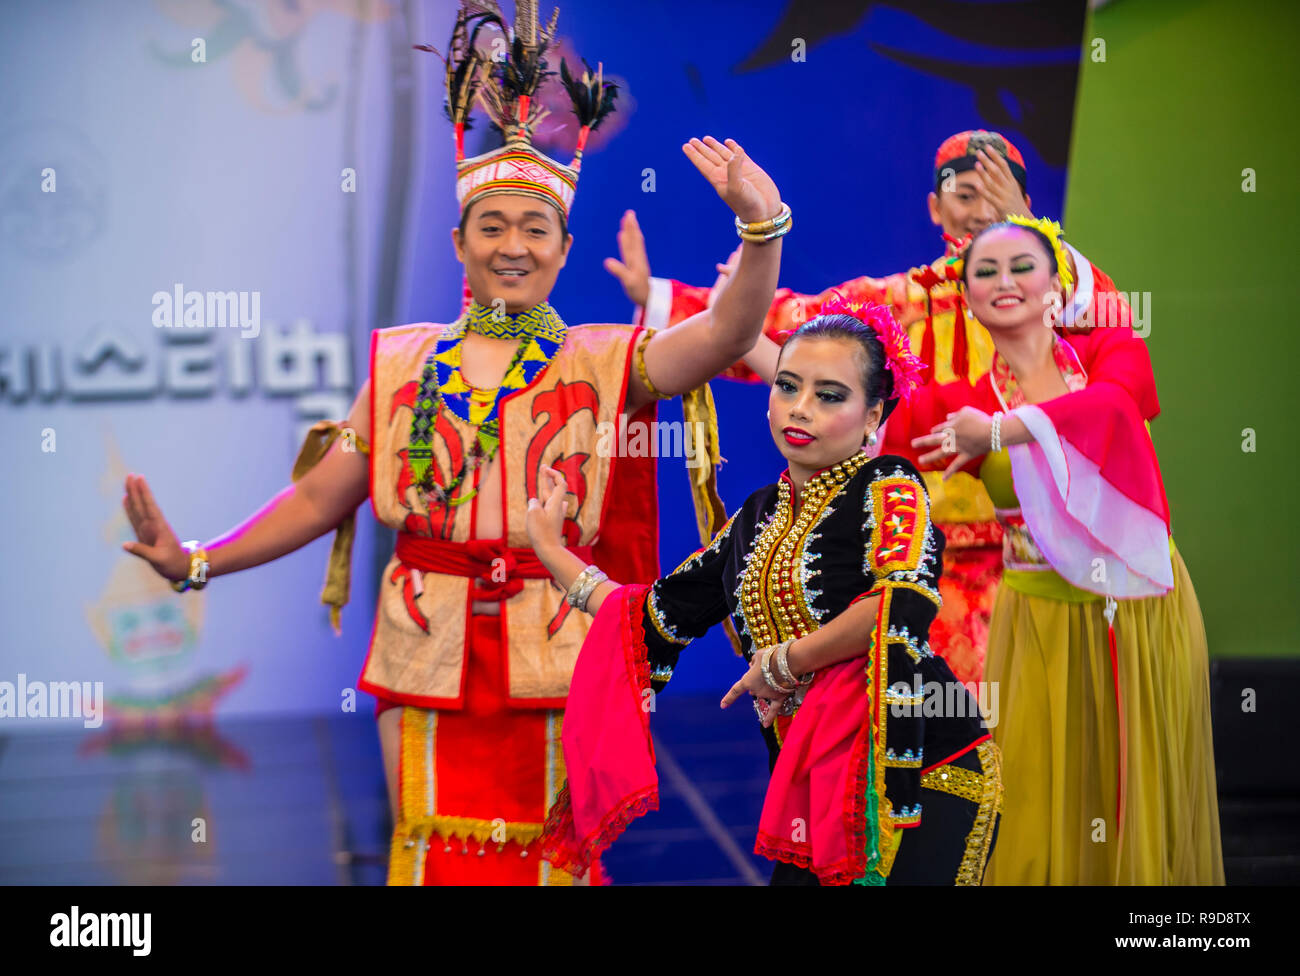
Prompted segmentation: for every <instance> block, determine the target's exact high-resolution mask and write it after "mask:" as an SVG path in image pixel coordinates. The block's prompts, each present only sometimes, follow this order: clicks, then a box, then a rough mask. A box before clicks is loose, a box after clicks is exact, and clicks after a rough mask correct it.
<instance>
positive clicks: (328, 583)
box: [292, 420, 370, 637]
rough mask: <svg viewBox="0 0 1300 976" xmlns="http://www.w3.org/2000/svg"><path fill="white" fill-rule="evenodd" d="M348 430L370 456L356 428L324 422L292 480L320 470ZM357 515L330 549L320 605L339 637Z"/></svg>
mask: <svg viewBox="0 0 1300 976" xmlns="http://www.w3.org/2000/svg"><path fill="white" fill-rule="evenodd" d="M345 430H350V431H352V433H353V437H354V440H355V441H356V446H357V449H358V450H360V451H361V453H362V454H366V455H369V454H370V445H369V444H367V443H366V442H365V440H364V438H362V437H361V435H360V434H358V433H357V432H356V431H355V430H354V429H353V428H351V427H349V426H347V425H346V424H341V423H339V422H338V421H335V420H321V421H319V422H317V423H316V424H314V425H313V426H312V428H311V430H309V431H308V432H307V436H306V438H304V439H303V442H302V447H301V448H299V450H298V458H297V460H295V461H294V462H293V473H292V480H294V481H297V480H298V479H299V478H301V477H302V476H303V475H305V474H306V473H307V472H308V471H310V470H311V469H312V468H314V467H316V465H317V464H319V463H320V460H321V458H323V457H324V456H325V455H326V453H328V451H329V449H330V445H332V444H333V443H334V442H335V441H336V440H337V439H338V437H339V435H340V434H341V433H343V431H345ZM356 531H357V524H356V515H355V513H354V514H351V515H348V516H346V517H345V518H344V519H343V521H341V522H340V523H339V525H338V530H337V531H336V532H335V533H334V545H333V546H332V547H331V548H330V561H329V565H328V567H327V568H326V570H325V586H324V588H323V589H322V590H321V594H320V602H321V603H324V604H325V605H326V606H328V607H329V608H330V612H329V617H330V627H331V628H332V629H333V630H334V635H335V636H336V637H337V636H339V635H341V634H342V633H343V626H342V620H343V614H342V611H343V607H344V606H345V605H346V604H347V602H348V591H349V589H350V588H351V580H352V541H353V539H354V538H355V537H356Z"/></svg>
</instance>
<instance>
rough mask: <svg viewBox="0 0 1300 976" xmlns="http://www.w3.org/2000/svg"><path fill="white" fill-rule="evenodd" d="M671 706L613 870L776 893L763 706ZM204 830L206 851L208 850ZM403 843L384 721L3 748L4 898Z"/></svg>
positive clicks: (1244, 829)
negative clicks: (383, 742) (655, 769)
mask: <svg viewBox="0 0 1300 976" xmlns="http://www.w3.org/2000/svg"><path fill="white" fill-rule="evenodd" d="M1265 677H1266V678H1267V683H1265V682H1264V681H1261V680H1259V679H1261V678H1265ZM1252 681H1253V682H1257V683H1259V684H1260V685H1261V687H1263V688H1266V689H1267V688H1271V689H1272V690H1271V691H1270V692H1267V694H1268V695H1269V697H1270V698H1271V697H1273V695H1274V694H1277V696H1278V698H1279V699H1282V698H1283V697H1284V696H1283V695H1281V694H1279V692H1282V691H1285V690H1291V689H1290V687H1289V686H1290V685H1292V684H1294V685H1296V686H1298V687H1297V688H1296V689H1295V690H1300V665H1296V664H1292V663H1291V662H1284V663H1279V662H1265V663H1264V665H1262V666H1261V667H1260V668H1253V667H1252V666H1251V662H1245V661H1235V662H1231V663H1226V662H1216V666H1215V669H1214V675H1213V682H1212V683H1213V685H1214V697H1215V739H1216V753H1217V754H1218V761H1219V762H1218V765H1219V770H1220V779H1219V782H1220V791H1221V792H1220V806H1219V808H1220V817H1221V822H1222V831H1223V844H1224V862H1225V869H1226V873H1227V880H1228V883H1229V884H1232V885H1260V884H1295V883H1297V881H1300V788H1297V784H1296V783H1294V782H1290V781H1288V780H1279V778H1278V772H1279V771H1278V770H1277V769H1276V768H1273V769H1271V771H1270V770H1269V768H1268V765H1267V764H1262V765H1260V767H1259V769H1258V771H1256V770H1255V769H1253V768H1252V767H1251V763H1250V762H1249V761H1246V762H1242V761H1241V760H1240V758H1239V757H1240V756H1241V754H1242V752H1243V751H1245V752H1246V753H1247V754H1256V755H1257V754H1258V752H1257V751H1256V750H1257V748H1258V747H1257V745H1255V743H1257V741H1258V736H1259V735H1260V734H1261V733H1262V732H1265V731H1267V732H1268V733H1269V734H1270V735H1272V734H1278V733H1281V732H1283V731H1284V730H1283V729H1281V728H1278V729H1273V728H1272V727H1271V723H1269V722H1267V721H1266V720H1265V719H1264V718H1263V717H1262V715H1263V714H1268V713H1269V712H1271V709H1270V710H1267V711H1266V710H1265V709H1264V708H1261V709H1259V711H1257V712H1253V713H1243V712H1242V711H1241V709H1240V704H1239V702H1240V691H1239V688H1240V686H1242V684H1243V683H1244V682H1252ZM1291 700H1294V699H1291ZM658 703H659V710H658V712H657V713H656V714H655V715H654V716H653V719H652V720H653V724H654V729H655V737H656V747H657V750H658V754H659V772H660V794H661V798H660V809H659V811H658V812H655V813H651V814H648V815H647V816H645V817H643V818H642V819H641V820H639V821H637V822H636V823H634V824H633V825H632V826H631V827H630V828H629V829H628V830H627V832H626V833H625V834H623V836H622V837H621V838H620V839H619V840H618V842H617V843H616V844H615V845H614V847H613V848H612V849H611V850H610V851H609V853H608V854H607V855H606V857H605V859H604V864H605V867H606V869H607V871H608V873H609V874H610V875H611V877H612V878H613V881H614V883H615V884H629V885H665V884H692V885H738V884H765V883H766V881H767V878H768V876H769V874H770V871H771V865H770V863H769V862H767V861H766V860H764V859H763V858H760V857H757V856H756V855H754V854H753V853H752V851H753V842H754V836H755V833H756V830H757V824H758V815H759V811H760V809H761V806H762V799H763V790H764V788H765V784H766V779H767V763H766V752H765V750H764V747H763V744H762V741H761V738H760V736H759V734H758V730H757V727H756V723H755V720H754V716H753V712H752V710H750V709H748V708H744V707H733V708H731V709H728V710H727V711H725V712H724V711H721V710H720V709H719V708H718V706H717V699H716V698H713V697H708V698H701V697H687V696H681V697H678V698H672V697H671V696H669V695H664V696H661V697H659V698H658ZM1278 721H1279V722H1283V724H1286V725H1288V727H1289V726H1293V725H1294V724H1295V720H1294V719H1292V718H1290V717H1287V718H1286V719H1285V720H1283V719H1280V718H1279V719H1278ZM1265 725H1268V726H1269V727H1268V728H1267V729H1265V728H1262V726H1265ZM1293 739H1294V731H1292V732H1291V734H1290V735H1289V736H1288V737H1287V738H1284V739H1281V740H1274V741H1282V742H1285V741H1293ZM1292 778H1294V776H1293V777H1292ZM195 818H202V819H203V820H204V822H205V826H206V831H207V835H206V841H205V842H202V843H196V842H195V841H194V840H193V839H192V838H193V835H194V833H195V829H196V828H195V826H194V819H195ZM389 831H390V821H389V814H388V808H387V800H386V795H385V790H384V784H383V775H382V769H381V764H380V753H379V744H378V738H377V734H376V731H375V723H374V719H373V717H372V715H371V714H370V712H369V711H365V712H362V713H358V714H340V715H335V716H329V717H302V718H278V719H259V720H219V721H218V722H217V723H216V724H215V726H214V727H213V728H212V729H211V730H210V731H209V732H208V733H206V734H204V733H203V732H202V731H201V730H200V731H199V732H198V733H196V734H194V735H190V736H186V737H184V738H183V739H181V740H175V739H173V740H171V741H164V740H160V739H158V738H156V737H155V738H152V739H144V740H135V741H131V740H110V739H108V738H106V737H105V736H104V730H103V729H100V730H96V731H90V730H85V731H83V730H79V729H75V730H74V729H68V728H67V727H66V726H65V727H64V728H63V730H60V731H51V732H40V731H36V732H30V731H26V730H24V731H22V732H15V733H11V734H8V735H4V736H0V884H5V885H48V884H67V885H123V884H192V885H214V884H215V885H282V884H291V885H377V884H383V882H384V878H385V868H386V861H387V842H388V836H389ZM470 856H473V852H471V855H470Z"/></svg>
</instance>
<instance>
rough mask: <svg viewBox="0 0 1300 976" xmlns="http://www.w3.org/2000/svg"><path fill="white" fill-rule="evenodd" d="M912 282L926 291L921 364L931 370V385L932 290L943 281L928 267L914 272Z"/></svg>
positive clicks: (928, 374) (932, 370) (931, 376)
mask: <svg viewBox="0 0 1300 976" xmlns="http://www.w3.org/2000/svg"><path fill="white" fill-rule="evenodd" d="M912 280H913V281H915V282H916V283H917V284H918V285H920V286H921V287H922V288H924V289H925V333H924V335H923V336H922V338H921V362H923V363H925V365H926V367H927V368H928V370H929V372H927V373H926V374H925V382H926V383H929V382H930V380H931V379H932V378H933V377H934V297H933V295H931V293H930V289H932V288H933V287H934V286H935V285H937V284H939V282H941V281H942V280H943V279H942V278H940V277H939V276H938V275H937V274H935V271H934V268H932V267H930V266H929V265H926V266H925V267H924V268H921V269H920V270H918V271H913V272H912Z"/></svg>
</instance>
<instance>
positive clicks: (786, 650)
mask: <svg viewBox="0 0 1300 976" xmlns="http://www.w3.org/2000/svg"><path fill="white" fill-rule="evenodd" d="M797 639H798V638H794V639H792V640H788V641H786V642H785V643H784V644H781V645H779V646H778V647H777V649H776V671H777V674H779V675H780V676H781V679H782V680H783V681H788V682H789V683H790V684H792V685H794V686H795V687H796V688H806V687H808V685H810V684H812V679H813V676H812V672H811V671H810V672H808V673H807V674H805V675H804V676H803V677H802V678H796V677H795V675H794V672H793V671H791V670H790V648H792V647H794V642H795V640H797Z"/></svg>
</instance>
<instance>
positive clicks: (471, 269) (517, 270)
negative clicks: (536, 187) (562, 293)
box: [451, 193, 573, 315]
mask: <svg viewBox="0 0 1300 976" xmlns="http://www.w3.org/2000/svg"><path fill="white" fill-rule="evenodd" d="M464 228H465V229H464V231H463V232H462V231H461V229H460V228H459V227H458V228H455V229H454V230H453V231H452V232H451V237H452V242H453V243H454V244H455V246H456V257H457V258H459V259H460V262H461V264H463V265H464V266H465V277H466V279H467V280H468V281H469V288H470V291H471V292H472V293H473V295H474V300H475V301H476V302H478V303H479V304H480V305H486V306H489V307H491V305H492V303H493V301H494V300H496V299H498V298H500V299H504V300H505V306H506V311H507V312H508V313H510V314H511V315H514V314H517V313H519V312H523V311H527V310H528V309H530V308H532V307H533V306H534V305H539V304H541V303H542V302H544V301H546V299H547V297H548V296H549V295H550V294H551V289H552V288H554V287H555V279H556V278H558V277H559V274H560V269H561V268H562V267H564V263H565V261H566V260H567V259H568V256H569V247H570V246H571V245H572V243H573V237H572V236H571V235H569V234H568V233H567V232H566V230H565V228H564V227H563V225H562V222H561V219H560V214H559V211H557V210H556V209H555V208H554V207H552V206H550V205H549V204H546V203H543V202H542V201H540V200H538V199H536V198H534V197H530V196H523V195H515V194H508V193H502V194H496V195H493V196H489V197H484V198H483V199H482V200H479V201H477V202H475V203H474V204H473V205H471V207H470V209H469V214H468V215H467V218H466V220H465V221H464Z"/></svg>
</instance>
